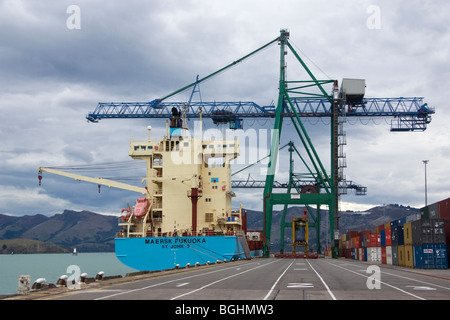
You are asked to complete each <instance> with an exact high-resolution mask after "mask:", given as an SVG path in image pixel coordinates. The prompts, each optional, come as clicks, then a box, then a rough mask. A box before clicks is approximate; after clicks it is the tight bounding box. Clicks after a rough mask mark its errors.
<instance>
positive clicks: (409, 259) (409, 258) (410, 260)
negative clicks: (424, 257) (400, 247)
mask: <svg viewBox="0 0 450 320" xmlns="http://www.w3.org/2000/svg"><path fill="white" fill-rule="evenodd" d="M405 266H406V267H409V268H414V253H413V246H412V244H409V245H405Z"/></svg>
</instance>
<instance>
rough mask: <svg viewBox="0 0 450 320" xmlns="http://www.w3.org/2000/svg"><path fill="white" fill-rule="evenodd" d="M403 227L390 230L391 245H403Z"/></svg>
mask: <svg viewBox="0 0 450 320" xmlns="http://www.w3.org/2000/svg"><path fill="white" fill-rule="evenodd" d="M403 234H404V232H403V225H399V226H395V227H392V228H391V242H392V245H393V246H394V245H397V246H402V245H404V244H405V239H404V236H403Z"/></svg>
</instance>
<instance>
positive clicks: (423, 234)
mask: <svg viewBox="0 0 450 320" xmlns="http://www.w3.org/2000/svg"><path fill="white" fill-rule="evenodd" d="M411 233H412V243H413V244H429V243H433V230H432V223H431V220H430V219H422V220H417V221H413V222H411Z"/></svg>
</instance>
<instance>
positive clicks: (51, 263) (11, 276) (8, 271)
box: [0, 252, 137, 295]
mask: <svg viewBox="0 0 450 320" xmlns="http://www.w3.org/2000/svg"><path fill="white" fill-rule="evenodd" d="M72 265H75V266H78V267H79V270H80V272H81V273H84V272H86V273H87V274H88V277H89V278H92V277H95V276H96V275H97V273H98V272H100V271H103V272H105V274H104V276H114V275H121V276H125V275H126V274H127V273H130V272H135V271H137V270H135V269H132V268H130V267H127V266H126V265H124V264H123V263H121V262H120V261H119V260H118V259H117V258H116V255H115V253H114V252H95V253H78V254H77V255H73V254H72V253H52V254H1V255H0V294H3V295H4V294H15V293H17V288H18V279H19V275H30V276H31V285H32V284H33V283H34V282H35V281H36V280H37V279H38V278H45V279H46V280H47V282H46V283H54V284H56V282H57V281H58V279H59V277H60V276H62V275H67V276H69V277H70V276H71V275H73V273H74V271H73V270H72V269H69V270H68V267H69V266H72Z"/></svg>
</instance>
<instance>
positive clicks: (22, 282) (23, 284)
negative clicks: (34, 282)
mask: <svg viewBox="0 0 450 320" xmlns="http://www.w3.org/2000/svg"><path fill="white" fill-rule="evenodd" d="M30 283H31V276H29V275H20V276H19V283H18V284H19V287H18V290H17V293H18V294H21V295H27V294H30Z"/></svg>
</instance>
